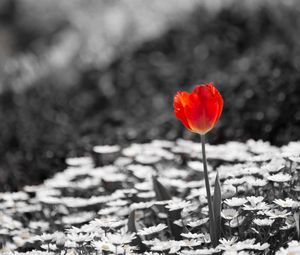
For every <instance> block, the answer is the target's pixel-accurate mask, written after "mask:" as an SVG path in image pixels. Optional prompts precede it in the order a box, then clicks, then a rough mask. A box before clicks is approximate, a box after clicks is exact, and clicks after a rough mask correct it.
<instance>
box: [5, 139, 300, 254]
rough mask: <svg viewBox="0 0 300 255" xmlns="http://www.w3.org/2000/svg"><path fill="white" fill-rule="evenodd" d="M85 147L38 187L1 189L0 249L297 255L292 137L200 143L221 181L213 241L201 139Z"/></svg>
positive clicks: (298, 207) (299, 182) (299, 160)
mask: <svg viewBox="0 0 300 255" xmlns="http://www.w3.org/2000/svg"><path fill="white" fill-rule="evenodd" d="M93 151H94V153H93V154H92V155H91V156H87V157H80V158H68V159H67V164H68V167H67V168H66V169H65V170H64V171H63V172H61V173H57V174H56V175H55V176H54V177H53V178H50V179H47V180H46V181H45V182H44V183H43V184H41V185H37V186H25V187H24V189H23V190H22V191H19V192H15V193H8V192H7V193H1V194H0V206H1V212H0V226H1V230H0V241H1V243H2V248H1V254H7V255H9V254H28V255H29V254H30V255H35V254H40V255H42V254H45V255H46V254H47V255H48V254H49V255H50V254H53V255H54V254H66V255H75V254H95V255H96V254H99V255H100V254H115V255H117V254H127V255H129V254H145V255H150V254H153V255H154V254H155V255H158V254H180V255H193V254H195V255H196V254H197V255H198V254H220V253H223V254H243V255H244V254H245V255H246V254H276V255H281V254H299V253H300V243H299V237H300V230H299V227H300V225H299V224H300V221H299V219H300V218H299V215H300V201H299V198H300V178H299V177H300V175H299V172H300V157H299V151H300V142H290V143H289V144H287V145H285V146H282V147H280V148H279V147H274V146H271V145H270V144H269V143H267V142H262V141H254V140H248V141H247V142H246V143H239V142H228V143H226V144H221V145H207V155H208V171H209V179H210V183H211V184H212V185H213V186H214V180H215V177H216V173H217V172H218V174H219V177H220V182H221V185H220V186H221V194H222V204H221V211H220V214H221V239H220V240H219V244H218V245H217V246H216V247H213V246H212V245H211V238H210V235H209V229H208V224H209V218H208V207H207V198H206V191H205V183H204V179H203V167H202V162H201V161H202V157H201V146H200V143H195V142H191V141H187V140H181V139H179V140H177V141H176V142H171V141H165V140H153V141H152V142H151V143H145V144H132V145H131V146H129V147H120V146H96V147H94V150H93ZM212 190H214V189H213V187H212Z"/></svg>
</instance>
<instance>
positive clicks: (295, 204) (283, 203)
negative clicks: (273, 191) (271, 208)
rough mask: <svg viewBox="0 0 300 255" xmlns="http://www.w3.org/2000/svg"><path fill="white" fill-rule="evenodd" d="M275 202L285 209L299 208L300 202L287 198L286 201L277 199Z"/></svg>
mask: <svg viewBox="0 0 300 255" xmlns="http://www.w3.org/2000/svg"><path fill="white" fill-rule="evenodd" d="M273 202H274V203H275V204H277V205H279V206H281V207H283V208H290V207H292V208H293V207H298V206H299V202H297V201H295V200H293V199H291V198H286V199H285V200H282V199H275V200H274V201H273Z"/></svg>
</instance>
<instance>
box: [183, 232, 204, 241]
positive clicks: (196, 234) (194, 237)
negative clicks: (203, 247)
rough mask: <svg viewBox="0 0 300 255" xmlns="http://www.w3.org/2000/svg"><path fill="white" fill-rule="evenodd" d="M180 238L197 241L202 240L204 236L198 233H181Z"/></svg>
mask: <svg viewBox="0 0 300 255" xmlns="http://www.w3.org/2000/svg"><path fill="white" fill-rule="evenodd" d="M180 235H181V236H183V237H185V238H187V239H197V238H203V237H204V234H202V233H200V234H198V233H191V232H189V233H181V234H180Z"/></svg>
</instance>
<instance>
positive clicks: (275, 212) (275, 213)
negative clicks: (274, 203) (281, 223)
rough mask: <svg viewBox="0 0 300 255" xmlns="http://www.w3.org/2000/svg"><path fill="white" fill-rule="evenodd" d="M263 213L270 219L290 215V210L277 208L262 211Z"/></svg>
mask: <svg viewBox="0 0 300 255" xmlns="http://www.w3.org/2000/svg"><path fill="white" fill-rule="evenodd" d="M264 214H265V215H267V216H269V217H270V219H277V218H283V219H284V218H286V217H287V216H289V215H291V212H288V211H287V210H282V211H281V210H278V209H273V210H269V211H265V212H264Z"/></svg>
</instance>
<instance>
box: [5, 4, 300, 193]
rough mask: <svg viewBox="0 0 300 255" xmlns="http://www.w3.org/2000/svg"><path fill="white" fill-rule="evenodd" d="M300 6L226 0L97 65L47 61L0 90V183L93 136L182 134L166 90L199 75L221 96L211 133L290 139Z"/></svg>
mask: <svg viewBox="0 0 300 255" xmlns="http://www.w3.org/2000/svg"><path fill="white" fill-rule="evenodd" d="M12 13H14V12H12ZM299 14H300V11H299V6H292V7H288V6H286V5H279V6H278V5H276V6H273V5H272V4H265V5H260V6H259V7H257V8H250V9H246V8H245V7H244V6H242V5H232V6H229V7H228V6H227V7H224V8H221V9H220V10H219V11H217V12H216V13H211V12H209V11H207V10H206V9H205V8H197V9H196V10H195V11H194V13H193V14H192V15H191V16H190V17H189V19H188V20H187V21H185V22H184V23H180V24H178V25H177V26H176V27H175V28H173V29H171V30H170V31H169V32H168V33H166V34H165V35H164V36H162V37H161V38H159V39H156V40H154V41H150V42H148V43H144V44H143V45H142V46H141V47H139V48H138V49H136V50H135V51H133V52H132V51H131V52H129V51H125V52H124V53H123V54H122V55H120V56H119V57H118V58H117V59H116V60H115V61H114V62H113V63H112V64H111V65H109V66H108V67H106V68H100V67H99V65H98V64H89V65H83V64H82V63H84V62H82V63H81V64H82V65H77V64H78V63H77V62H76V61H73V62H72V61H71V64H70V66H64V68H59V67H58V68H53V69H50V72H48V73H47V75H45V77H43V78H42V79H37V80H35V82H34V86H31V87H30V88H29V89H27V90H26V91H24V92H22V93H18V92H9V91H6V92H3V93H2V95H1V96H0V105H1V107H0V137H1V141H0V152H1V158H0V167H1V169H0V171H1V177H2V176H3V178H1V180H0V182H1V184H5V185H1V188H4V189H10V188H13V189H15V188H17V187H18V186H19V185H20V184H24V183H31V182H38V181H40V180H41V179H43V178H44V177H45V176H48V175H50V174H52V173H53V172H55V171H57V170H58V169H60V168H61V167H63V163H62V162H63V161H64V158H65V157H66V156H67V154H68V153H69V154H71V155H78V154H81V153H82V151H83V149H84V151H88V150H89V148H90V146H91V145H92V144H97V143H108V144H111V143H128V142H130V141H132V140H134V141H141V142H142V141H149V140H151V139H153V138H166V139H175V138H177V137H185V138H191V134H189V133H188V132H185V130H184V128H183V126H182V125H181V124H180V123H179V122H178V121H176V120H175V118H174V117H173V114H172V99H173V98H172V97H173V95H174V94H175V91H177V90H178V89H184V90H188V89H189V88H191V87H193V86H194V85H195V84H197V83H201V82H207V81H214V82H215V84H216V86H217V87H218V88H219V90H220V91H221V93H222V95H223V98H224V101H225V102H224V103H225V105H224V113H223V115H222V117H221V119H220V124H219V126H217V128H216V129H215V130H213V131H212V132H211V134H210V135H209V138H208V139H209V140H210V142H213V143H216V142H224V141H227V140H231V139H237V140H247V139H248V138H262V139H265V140H270V141H271V142H272V143H274V144H283V143H287V142H288V141H290V140H295V139H299V126H300V123H299V122H300V109H299V101H300V96H299V95H300V91H299V90H300V89H299V85H298V83H299V82H300V73H299V70H300V45H299V38H298V34H299V31H300V15H299ZM13 20H15V19H13ZM62 24H67V23H64V21H63V22H62ZM13 28H14V29H17V28H18V30H17V31H18V34H20V32H22V31H23V29H24V33H25V32H26V31H25V30H26V29H25V28H22V27H21V28H20V27H18V26H13ZM38 31H40V30H38ZM42 31H44V30H42ZM51 31H52V30H51ZM58 31H60V30H59V29H58ZM58 31H56V30H55V31H52V32H47V33H46V34H47V35H50V34H51V33H52V34H54V35H57V33H58V34H59V32H58ZM39 33H42V32H37V34H36V35H35V36H32V34H30V33H29V35H28V33H27V34H26V33H25V34H26V35H27V36H29V37H28V38H31V39H30V40H27V41H28V42H29V41H30V43H29V44H28V45H27V46H26V50H28V51H26V52H30V49H31V48H32V47H33V49H35V50H36V49H39V47H37V46H35V42H40V41H41V38H46V37H47V36H44V34H41V35H39ZM21 34H22V33H21ZM67 34H68V35H70V34H69V33H67ZM63 35H65V34H64V33H63V34H62V35H61V39H62V41H63V42H64V39H65V38H64V36H63ZM71 35H74V34H72V33H71ZM24 38H25V37H24ZM37 38H38V39H37ZM51 38H54V37H51V36H50V37H49V42H51ZM55 38H56V37H55ZM71 38H73V37H71ZM75 38H76V37H75ZM45 40H46V41H47V39H45ZM67 41H68V40H67ZM74 41H76V40H75V39H74ZM70 42H73V40H70ZM18 43H20V42H18ZM21 45H23V46H24V45H26V43H23V44H22V43H21ZM42 45H44V44H42ZM63 45H64V44H63ZM67 45H68V44H67ZM70 45H73V44H70ZM17 48H18V49H19V50H20V51H23V50H24V49H23V48H22V47H20V46H18V47H17ZM65 48H66V49H69V47H68V46H65ZM54 49H56V48H54ZM63 49H64V48H63ZM42 52H44V51H42ZM46 52H49V51H46ZM50 52H51V51H50ZM54 52H55V51H54ZM59 52H61V53H62V52H64V51H58V53H59ZM79 52H80V50H79ZM35 54H38V51H37V53H35ZM50 55H51V54H50ZM54 55H55V54H54ZM58 56H60V54H58ZM24 59H25V60H24V61H28V58H26V56H25V57H24ZM42 59H43V58H42ZM46 59H48V58H46ZM54 59H55V58H54ZM71 59H72V57H71ZM75 59H80V58H76V57H75ZM39 60H40V59H39ZM33 61H35V60H33ZM54 63H56V62H54ZM37 66H40V63H39V62H37ZM41 66H43V65H41ZM50 66H51V65H50ZM47 67H49V65H45V66H43V70H48V69H47ZM4 78H5V80H4V81H5V83H8V84H9V81H8V78H7V77H1V80H2V81H3V79H4ZM10 78H11V79H13V78H14V77H10ZM70 85H72V86H70ZM194 138H195V139H198V138H197V137H194Z"/></svg>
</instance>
